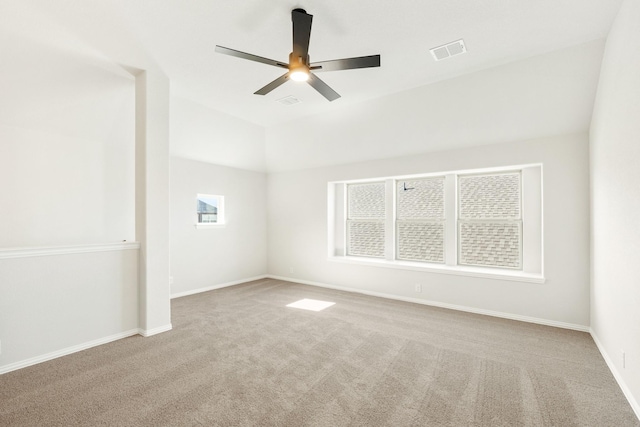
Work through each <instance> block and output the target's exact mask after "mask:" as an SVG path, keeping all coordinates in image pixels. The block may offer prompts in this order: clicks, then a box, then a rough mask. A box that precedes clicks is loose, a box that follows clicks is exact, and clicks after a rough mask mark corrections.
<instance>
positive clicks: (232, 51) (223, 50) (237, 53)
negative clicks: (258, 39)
mask: <svg viewBox="0 0 640 427" xmlns="http://www.w3.org/2000/svg"><path fill="white" fill-rule="evenodd" d="M216 52H218V53H224V54H225V55H230V56H235V57H236V58H242V59H248V60H249V61H255V62H261V63H263V64H267V65H273V66H274V67H280V68H286V69H289V65H288V64H284V63H282V62H280V61H276V60H273V59H269V58H263V57H261V56H257V55H252V54H250V53H245V52H240V51H239V50H235V49H229V48H228V47H223V46H218V45H216Z"/></svg>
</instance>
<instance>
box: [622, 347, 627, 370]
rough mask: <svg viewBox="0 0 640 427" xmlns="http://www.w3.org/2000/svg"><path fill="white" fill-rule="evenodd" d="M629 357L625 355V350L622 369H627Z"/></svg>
mask: <svg viewBox="0 0 640 427" xmlns="http://www.w3.org/2000/svg"><path fill="white" fill-rule="evenodd" d="M626 356H627V355H626V354H624V350H622V369H625V368H626V367H627V357H626Z"/></svg>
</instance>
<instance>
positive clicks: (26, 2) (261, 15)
mask: <svg viewBox="0 0 640 427" xmlns="http://www.w3.org/2000/svg"><path fill="white" fill-rule="evenodd" d="M620 4H621V0H535V1H534V0H473V1H471V0H446V1H445V0H438V1H435V0H422V1H418V0H395V1H393V2H390V1H384V0H371V1H367V2H362V1H360V2H355V1H351V2H348V1H344V0H323V1H318V0H306V1H302V2H300V1H291V0H270V1H265V0H262V1H260V0H244V1H242V2H233V1H223V0H109V1H104V0H66V1H62V0H0V32H1V33H2V34H3V36H4V37H3V38H4V41H2V43H21V40H28V41H29V43H32V44H33V43H39V44H42V45H46V46H48V47H50V48H52V49H58V50H61V51H63V52H64V53H65V54H66V55H72V56H83V57H86V58H89V59H90V60H91V61H94V62H95V63H96V64H98V65H100V66H101V67H104V68H112V69H114V70H115V71H116V72H117V69H120V70H122V68H121V66H126V67H135V68H148V67H157V68H158V69H160V70H161V71H162V72H163V73H165V74H166V75H167V76H168V77H169V79H170V81H171V90H172V94H173V95H175V96H178V97H182V98H186V99H190V100H192V101H195V102H197V103H199V104H202V105H204V106H207V107H209V108H212V109H215V110H219V111H224V112H225V113H227V114H230V115H233V116H236V117H238V118H241V119H244V120H247V121H249V122H252V123H254V124H258V125H261V126H266V127H268V126H272V125H277V124H281V123H285V122H287V121H290V120H294V119H297V118H301V117H305V116H310V115H314V114H318V113H327V112H331V111H335V110H336V109H337V108H340V107H342V106H348V105H353V104H355V103H358V102H361V101H364V100H371V99H374V98H379V97H382V96H385V95H389V94H392V93H397V92H400V91H403V90H407V89H410V88H415V87H419V86H424V85H427V84H430V83H433V82H437V81H441V80H445V79H448V78H451V77H454V76H459V75H462V74H467V73H471V72H474V71H479V70H482V69H487V68H490V67H493V66H497V65H501V64H505V63H508V62H511V61H515V60H519V59H523V58H527V57H531V56H534V55H538V54H542V53H546V52H550V51H554V50H558V49H562V48H565V47H568V46H573V45H577V44H580V43H583V42H586V41H590V40H595V39H601V38H604V37H606V35H607V33H608V31H609V28H610V26H611V23H612V21H613V18H614V17H615V15H616V13H617V11H618V9H619V7H620ZM297 7H301V8H304V9H305V10H306V11H307V12H308V13H310V14H312V15H313V28H312V32H311V42H310V49H309V52H310V56H311V60H312V61H323V60H330V59H339V58H346V57H353V56H364V55H373V54H381V56H382V61H381V62H382V66H381V67H380V68H371V69H361V70H348V71H336V72H327V73H323V74H322V75H321V78H322V79H323V80H324V81H325V82H326V83H327V84H329V85H330V86H331V87H332V88H333V89H335V90H336V91H337V92H338V93H339V94H340V95H342V98H340V99H338V100H336V101H334V102H328V101H327V100H325V99H324V98H323V97H322V96H321V95H320V94H318V93H317V92H315V91H314V90H313V89H312V88H311V87H309V86H308V85H306V84H304V83H295V82H287V83H286V84H284V85H282V86H280V87H279V88H277V89H276V90H274V91H273V92H271V93H270V94H268V95H266V96H258V95H253V92H254V91H256V90H257V89H259V88H261V87H262V86H264V85H265V84H266V83H268V82H270V81H271V80H273V79H275V78H276V77H278V76H279V75H281V74H282V70H280V69H278V68H276V67H270V66H268V65H264V64H259V63H255V62H250V61H246V60H242V59H238V58H234V57H230V56H226V55H220V54H216V53H215V52H214V48H215V45H222V46H226V47H230V48H233V49H237V50H241V51H245V52H249V53H253V54H255V55H259V56H263V57H267V58H272V59H276V60H280V61H283V62H287V59H288V55H289V52H290V51H291V37H292V35H291V34H292V29H291V10H292V9H294V8H297ZM461 38H462V39H464V41H465V43H466V46H467V49H468V53H466V54H464V55H460V56H456V57H453V58H450V59H447V60H444V61H441V62H434V61H433V59H432V57H431V55H430V53H429V49H430V48H432V47H436V46H439V45H442V44H444V43H447V42H451V41H454V40H457V39H461ZM290 95H291V96H294V97H296V98H298V99H300V100H301V101H302V102H301V103H299V104H295V105H282V104H280V103H277V102H276V100H278V99H280V98H283V97H286V96H290Z"/></svg>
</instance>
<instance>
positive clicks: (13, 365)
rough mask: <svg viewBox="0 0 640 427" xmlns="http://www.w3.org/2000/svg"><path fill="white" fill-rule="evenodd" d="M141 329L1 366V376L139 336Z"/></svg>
mask: <svg viewBox="0 0 640 427" xmlns="http://www.w3.org/2000/svg"><path fill="white" fill-rule="evenodd" d="M139 333H140V330H139V329H131V330H128V331H125V332H120V333H118V334H114V335H109V336H108V337H104V338H99V339H97V340H93V341H89V342H85V343H82V344H78V345H74V346H72V347H67V348H63V349H62V350H58V351H53V352H51V353H47V354H43V355H42V356H36V357H32V358H30V359H26V360H22V361H20V362H16V363H11V364H9V365H4V366H0V374H6V373H7V372H11V371H15V370H18V369H22V368H26V367H27V366H32V365H37V364H38V363H42V362H47V361H49V360H53V359H56V358H58V357H62V356H67V355H69V354H72V353H77V352H79V351H82V350H87V349H89V348H91V347H96V346H99V345H102V344H107V343H110V342H112V341H117V340H120V339H122V338H127V337H131V336H133V335H138V334H139Z"/></svg>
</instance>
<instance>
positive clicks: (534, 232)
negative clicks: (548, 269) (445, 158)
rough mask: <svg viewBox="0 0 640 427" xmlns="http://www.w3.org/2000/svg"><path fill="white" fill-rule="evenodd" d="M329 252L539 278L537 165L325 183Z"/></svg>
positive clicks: (333, 255) (393, 264) (377, 262)
mask: <svg viewBox="0 0 640 427" xmlns="http://www.w3.org/2000/svg"><path fill="white" fill-rule="evenodd" d="M525 195H526V196H527V197H524V196H525ZM329 255H330V257H331V258H332V259H334V260H342V261H346V262H365V263H366V262H371V263H374V265H378V266H380V265H386V266H391V267H398V268H405V267H406V268H411V269H416V268H418V269H419V268H426V269H429V268H431V269H437V270H439V271H445V270H448V271H457V272H466V273H468V272H480V273H482V272H486V273H487V274H489V275H490V274H498V275H500V274H502V275H512V276H514V275H515V276H517V275H520V276H522V277H525V276H526V277H533V278H538V279H540V278H542V276H543V263H542V166H541V165H525V166H514V167H512V168H501V169H493V170H472V171H469V170H467V171H453V172H443V173H441V174H429V175H426V174H425V175H423V176H420V175H412V176H408V177H401V176H399V177H386V178H380V179H377V180H370V181H366V182H357V181H352V182H333V183H330V184H329Z"/></svg>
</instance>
